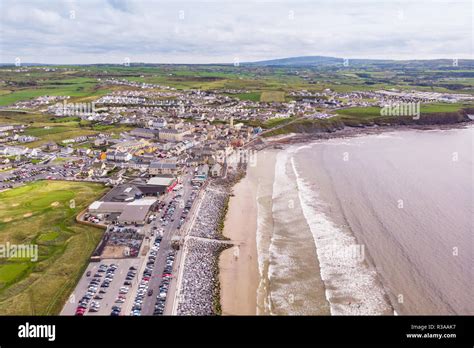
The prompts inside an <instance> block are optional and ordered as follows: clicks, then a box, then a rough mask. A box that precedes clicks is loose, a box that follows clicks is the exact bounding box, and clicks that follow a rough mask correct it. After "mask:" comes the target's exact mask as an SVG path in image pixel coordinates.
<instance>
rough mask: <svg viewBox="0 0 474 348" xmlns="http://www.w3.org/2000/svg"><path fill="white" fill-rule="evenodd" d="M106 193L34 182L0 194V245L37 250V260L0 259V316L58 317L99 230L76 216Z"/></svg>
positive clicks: (70, 184)
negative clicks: (78, 219) (56, 315)
mask: <svg viewBox="0 0 474 348" xmlns="http://www.w3.org/2000/svg"><path fill="white" fill-rule="evenodd" d="M106 190H107V188H105V187H104V186H102V185H100V184H93V183H80V182H63V181H38V182H35V183H32V184H28V185H25V186H21V187H18V188H14V189H11V190H8V191H4V192H0V245H1V246H5V245H7V244H8V245H37V246H38V249H37V250H38V253H37V254H38V257H37V260H36V261H34V260H31V259H24V258H23V259H20V258H13V257H5V256H2V255H0V315H53V314H58V313H59V312H60V310H61V307H62V305H63V303H64V301H65V300H67V298H68V297H69V294H70V293H71V291H72V290H73V288H74V286H75V284H76V282H77V281H78V279H79V277H80V275H81V274H82V272H83V270H84V269H85V267H86V264H87V261H88V259H89V257H90V255H91V253H92V251H93V250H94V248H95V246H96V245H97V243H98V242H99V240H100V238H101V236H102V233H103V231H102V230H101V229H99V228H95V227H89V226H85V225H81V224H78V223H77V222H76V221H75V217H76V215H77V214H78V213H79V212H80V211H81V210H83V209H84V208H85V207H86V206H87V205H88V204H90V203H91V202H92V201H94V200H95V199H97V198H99V197H100V196H101V195H102V194H104V192H105V191H106Z"/></svg>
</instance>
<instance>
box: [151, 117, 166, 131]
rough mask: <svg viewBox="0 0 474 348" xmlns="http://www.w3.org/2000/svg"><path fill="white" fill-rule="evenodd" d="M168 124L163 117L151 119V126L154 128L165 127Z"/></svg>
mask: <svg viewBox="0 0 474 348" xmlns="http://www.w3.org/2000/svg"><path fill="white" fill-rule="evenodd" d="M167 125H168V122H166V120H165V119H164V118H158V119H157V120H155V121H152V123H151V126H152V127H153V128H155V129H159V128H165V127H166V126H167Z"/></svg>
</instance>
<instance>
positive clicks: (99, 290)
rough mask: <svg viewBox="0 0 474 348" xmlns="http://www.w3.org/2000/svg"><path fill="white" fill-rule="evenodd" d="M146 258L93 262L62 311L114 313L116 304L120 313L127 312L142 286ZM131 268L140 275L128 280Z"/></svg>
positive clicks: (63, 312) (98, 313) (78, 313)
mask: <svg viewBox="0 0 474 348" xmlns="http://www.w3.org/2000/svg"><path fill="white" fill-rule="evenodd" d="M142 262H143V260H142V258H130V259H105V260H102V261H101V262H94V263H90V264H89V266H88V267H87V269H86V271H85V273H84V276H83V277H82V278H81V280H80V281H79V284H78V285H77V286H76V289H75V291H74V293H73V294H72V295H71V296H70V298H69V301H67V303H66V305H65V306H64V308H63V310H62V312H61V315H76V314H77V315H111V313H112V310H113V308H114V307H117V308H120V312H118V313H117V314H124V313H122V311H123V310H124V308H125V306H126V305H127V303H129V302H130V298H131V296H132V295H131V294H132V293H134V292H135V289H137V288H138V285H139V279H138V278H139V277H138V269H139V267H140V265H141V263H142ZM129 271H135V273H136V275H135V276H134V277H132V278H131V279H130V280H127V276H128V273H129ZM125 282H127V284H125ZM125 288H128V289H127V290H126V289H125ZM79 308H82V309H79ZM78 309H79V310H78Z"/></svg>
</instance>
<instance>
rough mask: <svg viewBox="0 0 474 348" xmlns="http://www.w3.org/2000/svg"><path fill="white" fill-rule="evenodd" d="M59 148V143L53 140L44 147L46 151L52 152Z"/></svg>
mask: <svg viewBox="0 0 474 348" xmlns="http://www.w3.org/2000/svg"><path fill="white" fill-rule="evenodd" d="M58 148H59V147H58V144H56V143H53V142H51V143H47V144H45V145H43V149H44V150H45V151H51V152H52V151H57V150H58Z"/></svg>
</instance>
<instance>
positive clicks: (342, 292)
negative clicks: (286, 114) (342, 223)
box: [291, 157, 391, 315]
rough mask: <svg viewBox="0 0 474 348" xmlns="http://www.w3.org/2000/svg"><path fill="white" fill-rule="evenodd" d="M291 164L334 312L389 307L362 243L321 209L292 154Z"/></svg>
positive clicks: (352, 312)
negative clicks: (366, 258)
mask: <svg viewBox="0 0 474 348" xmlns="http://www.w3.org/2000/svg"><path fill="white" fill-rule="evenodd" d="M291 165H292V168H293V171H294V174H295V177H296V184H297V188H298V197H299V201H300V204H301V207H302V210H303V215H304V217H305V219H306V222H307V224H308V225H309V228H310V230H311V233H312V235H313V239H314V243H315V246H316V251H317V256H318V260H319V265H320V270H321V278H322V280H323V282H324V284H325V287H326V298H327V300H328V302H329V304H330V309H331V314H333V315H380V314H386V313H388V312H389V311H390V309H391V306H390V305H389V303H388V302H387V299H386V296H385V292H384V290H383V288H382V287H381V285H380V284H379V283H378V281H377V273H376V271H375V270H374V269H373V268H370V267H369V266H368V265H367V263H365V262H364V256H365V249H364V246H363V245H362V246H360V245H357V242H356V239H355V237H354V236H353V235H351V234H350V233H348V232H345V231H343V230H342V229H340V228H338V226H336V225H335V224H334V223H333V222H332V221H331V220H330V219H329V218H328V217H327V216H326V215H325V214H324V213H323V211H322V210H323V204H324V203H323V202H321V201H320V200H319V199H318V196H317V192H315V190H314V189H313V188H312V187H311V185H310V183H308V182H307V181H305V179H304V178H303V177H302V176H301V175H300V173H298V170H297V168H296V165H295V160H294V157H291Z"/></svg>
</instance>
